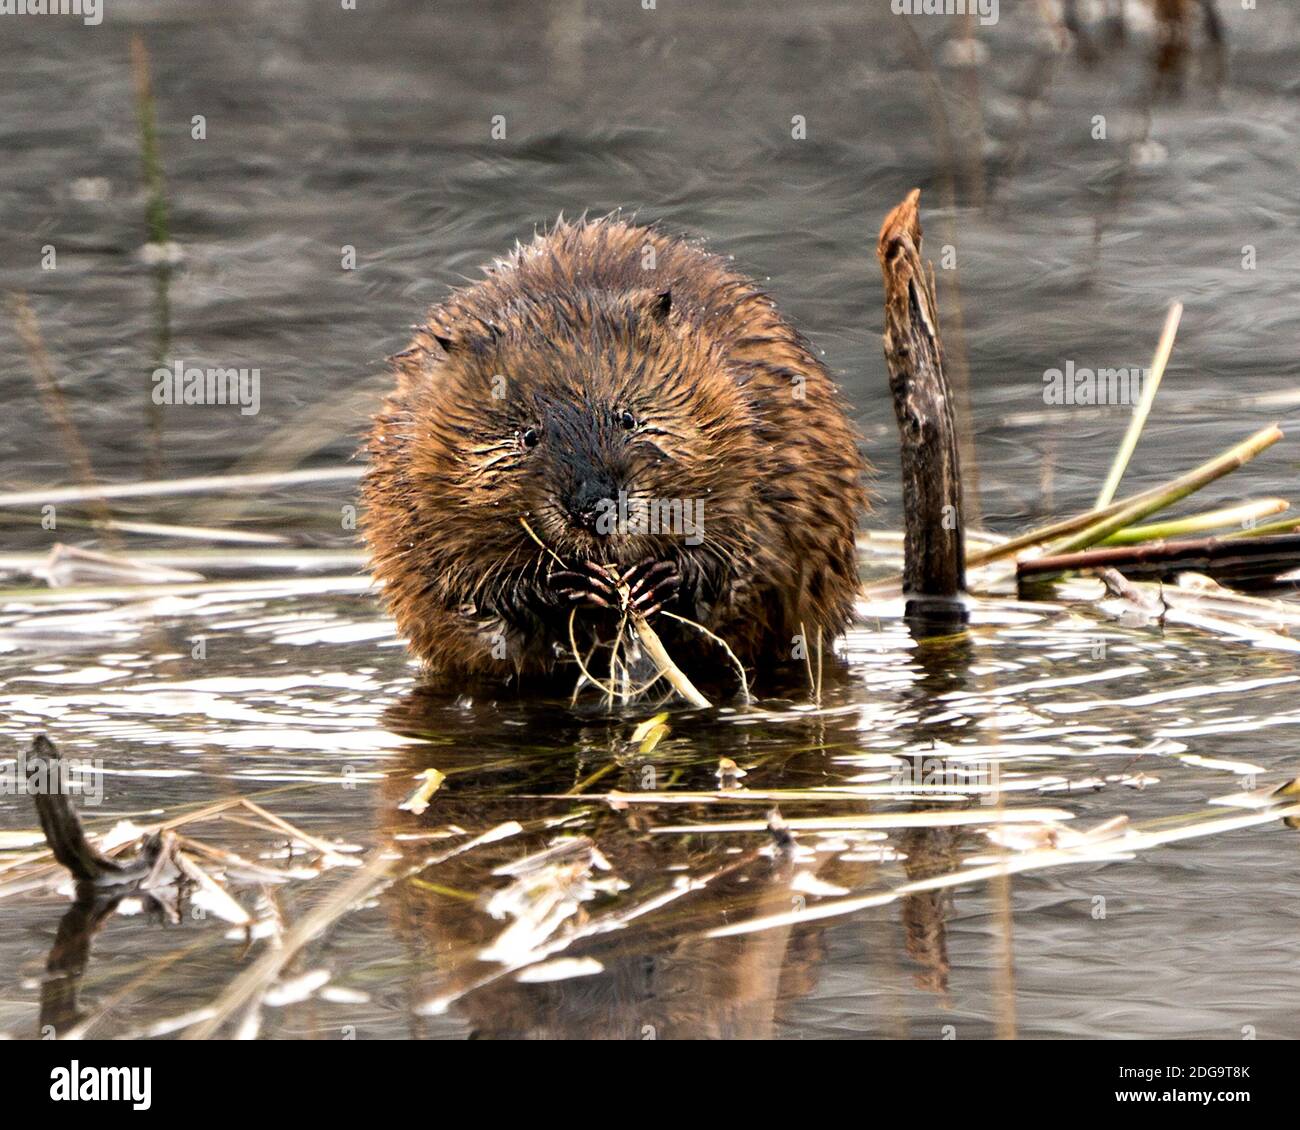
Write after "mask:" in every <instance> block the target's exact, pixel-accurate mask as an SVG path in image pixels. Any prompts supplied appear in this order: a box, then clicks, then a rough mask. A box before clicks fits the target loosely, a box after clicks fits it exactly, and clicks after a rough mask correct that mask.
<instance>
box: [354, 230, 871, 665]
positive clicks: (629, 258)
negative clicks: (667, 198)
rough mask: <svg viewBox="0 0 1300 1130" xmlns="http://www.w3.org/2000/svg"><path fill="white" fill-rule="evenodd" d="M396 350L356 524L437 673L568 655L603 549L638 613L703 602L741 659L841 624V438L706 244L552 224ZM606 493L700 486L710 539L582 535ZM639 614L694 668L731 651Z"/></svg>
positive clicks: (855, 510) (853, 457)
mask: <svg viewBox="0 0 1300 1130" xmlns="http://www.w3.org/2000/svg"><path fill="white" fill-rule="evenodd" d="M394 362H395V368H396V373H397V388H396V390H395V391H394V392H393V393H392V394H391V395H389V397H388V398H387V400H386V401H385V404H384V408H383V410H382V411H381V413H380V414H379V416H378V417H377V418H376V420H375V423H374V427H373V429H372V431H371V433H370V436H369V442H368V445H367V448H368V452H369V456H370V469H369V472H368V474H367V476H366V478H365V482H364V486H363V499H364V503H365V511H366V512H365V518H364V530H365V536H366V540H367V542H368V544H369V547H370V551H371V556H372V563H373V572H374V575H375V577H376V578H377V579H379V580H380V581H382V582H383V585H384V596H385V599H386V602H387V604H388V607H389V609H390V610H391V612H392V614H393V616H394V617H395V618H396V620H397V623H398V626H399V628H400V629H401V631H402V632H403V634H404V635H405V636H406V638H407V639H408V640H409V642H410V646H411V648H412V650H413V651H414V652H415V654H416V655H418V656H419V657H420V658H421V659H422V660H423V661H424V663H425V665H426V667H427V668H428V670H429V671H430V672H431V673H434V674H439V675H444V676H456V677H463V676H468V675H500V676H509V675H511V674H518V675H520V676H522V677H527V676H533V675H542V674H546V673H548V672H551V671H553V670H554V669H555V668H556V666H557V665H558V664H561V663H564V662H572V659H571V656H570V654H569V653H570V651H571V649H570V646H569V622H570V613H571V610H572V609H573V608H574V607H577V608H578V611H577V615H576V621H575V623H576V633H577V641H578V644H579V647H580V648H584V649H585V648H588V647H590V646H592V645H593V644H594V643H595V642H596V641H598V640H604V641H605V642H609V641H611V639H612V637H613V635H614V627H615V626H616V624H617V617H616V616H615V615H614V614H613V613H611V612H609V611H607V610H605V609H604V608H602V607H601V604H602V600H603V601H604V603H609V601H610V599H611V593H610V592H609V590H608V587H605V586H602V584H601V583H600V582H599V581H594V580H593V579H592V578H591V577H590V576H587V575H586V574H585V570H584V563H586V562H597V563H602V564H604V563H610V564H615V565H617V566H618V567H619V569H620V570H621V571H625V572H627V573H629V574H630V575H631V577H632V585H633V588H634V591H637V592H638V599H639V600H640V601H641V602H642V607H643V608H646V609H647V610H649V609H651V608H652V607H658V606H662V607H664V608H666V609H668V610H670V611H673V612H676V613H677V614H679V615H682V616H686V617H689V618H690V619H692V620H696V621H698V622H699V623H701V624H703V625H704V626H706V627H707V628H708V629H709V630H711V631H712V632H714V633H716V634H717V635H718V636H720V637H721V638H722V639H724V640H726V641H727V643H728V644H729V645H730V646H731V648H732V649H733V650H734V651H735V653H736V654H737V655H738V656H739V657H740V658H741V660H742V661H744V663H745V664H746V665H747V666H750V667H762V666H768V665H771V664H776V663H782V662H788V661H790V660H791V658H792V656H794V655H797V654H799V653H798V652H797V651H796V649H797V645H798V643H799V640H800V639H801V638H802V639H804V640H806V641H807V644H808V647H809V649H810V650H811V649H812V648H814V647H815V646H816V642H817V640H818V639H821V640H822V641H823V642H824V644H825V646H826V647H829V646H830V642H831V641H832V640H833V639H834V637H835V636H836V635H837V634H838V633H839V632H840V631H842V630H843V628H844V627H845V625H846V623H847V621H848V619H849V615H850V612H851V609H852V604H853V598H854V593H855V591H856V589H857V584H858V578H857V569H856V565H855V554H854V538H855V533H856V530H857V527H858V523H859V520H860V518H861V516H862V514H863V512H864V510H865V508H866V494H865V490H864V487H863V481H862V480H863V476H864V472H865V470H866V463H865V460H864V459H863V457H862V455H861V453H860V452H859V450H858V442H857V436H856V433H855V431H854V429H853V427H852V425H851V424H850V423H849V421H848V419H847V417H846V416H845V412H844V408H843V406H842V404H841V401H840V397H839V395H838V393H837V392H836V389H835V386H834V384H833V382H832V380H831V378H830V375H829V374H828V373H827V371H826V368H825V367H824V366H823V365H822V364H821V362H820V361H818V360H817V358H816V357H815V356H814V355H813V353H812V351H811V349H810V348H809V346H808V344H807V342H806V341H805V340H804V339H803V337H802V336H801V335H800V334H799V333H798V332H797V331H796V330H795V329H793V328H792V327H791V326H790V324H789V323H788V322H786V321H785V320H784V319H783V318H782V317H781V315H780V314H779V313H778V312H777V310H776V308H775V306H774V305H773V303H772V300H771V299H770V298H769V297H768V296H767V295H766V294H764V293H763V292H762V291H760V290H759V289H758V287H757V286H755V284H754V283H752V282H751V281H749V280H748V279H746V278H744V277H743V276H742V275H740V274H738V273H737V272H736V271H735V270H733V269H732V267H731V266H730V265H729V264H728V263H727V262H726V261H725V260H723V259H721V258H720V257H718V256H716V255H710V254H707V253H705V252H703V251H702V250H700V249H699V248H698V247H696V246H693V245H692V244H690V243H687V242H685V241H683V240H680V239H676V238H673V237H670V236H667V235H664V234H663V233H661V232H659V231H657V230H655V229H653V228H647V227H642V226H638V225H635V224H632V223H628V222H626V221H624V220H621V219H617V218H608V219H600V220H594V221H580V222H577V223H565V222H563V221H561V222H560V223H559V224H557V225H556V226H555V227H554V228H553V229H552V230H551V231H550V232H548V233H546V234H543V235H540V236H538V237H536V238H535V239H534V240H533V242H532V243H530V244H528V245H526V246H520V247H516V249H515V251H514V253H513V254H511V255H510V256H508V257H507V258H505V259H503V260H498V261H497V262H496V263H495V264H494V266H493V267H491V268H490V269H489V270H488V273H487V278H485V279H484V280H483V281H481V282H479V283H477V284H475V285H473V286H469V287H466V288H464V289H461V290H458V291H456V292H454V293H453V294H452V295H451V297H450V298H449V299H448V300H447V301H446V302H445V303H443V304H442V305H441V306H439V307H437V308H435V309H434V310H433V311H432V312H431V313H430V315H429V319H428V322H427V324H426V325H425V326H423V327H421V328H420V329H419V330H418V331H417V333H416V335H415V340H414V341H413V342H412V344H411V346H410V348H408V349H407V350H406V351H405V352H403V353H400V354H398V355H397V357H396V358H395V359H394ZM619 490H622V491H625V492H626V494H627V496H628V497H629V498H630V499H633V500H635V499H682V500H687V501H688V502H690V501H692V500H702V501H703V504H704V510H703V526H702V533H703V541H702V542H701V543H700V544H698V545H695V546H691V545H687V544H686V543H685V539H684V538H683V537H682V536H681V532H680V531H678V532H676V533H673V532H659V533H650V532H645V531H638V530H628V529H615V530H614V531H612V532H605V533H603V535H602V533H601V532H596V529H594V528H593V524H592V515H593V513H594V510H593V507H594V506H595V505H596V501H595V500H598V499H600V498H607V497H608V498H612V497H614V495H615V494H616V493H617V492H618V491H619ZM521 518H523V519H526V521H527V522H528V524H529V525H530V526H531V527H532V529H533V530H534V531H535V532H536V533H537V535H538V536H539V537H540V538H541V540H542V541H544V542H545V544H546V545H547V546H548V547H549V548H550V549H551V550H552V551H554V554H555V555H556V556H558V558H559V559H560V560H562V561H563V562H564V563H565V566H566V568H561V566H559V565H557V564H556V562H555V558H553V557H552V556H551V555H550V554H549V553H547V552H545V551H544V550H543V549H542V548H540V547H539V546H538V544H537V542H536V541H534V540H533V539H532V538H530V537H529V535H528V533H527V531H526V530H525V529H524V528H523V525H522V524H521V522H520V519H521ZM638 585H639V586H640V588H639V589H638V588H637V586H638ZM652 623H653V624H654V626H655V628H656V630H657V631H658V632H659V634H660V636H661V637H662V639H663V640H664V643H665V644H666V646H667V647H668V650H669V653H670V654H671V655H672V656H673V657H674V659H675V660H676V661H677V662H678V663H679V665H681V666H683V667H684V668H685V669H686V670H687V671H688V672H689V671H691V669H692V664H693V663H694V662H695V661H696V660H698V659H699V658H701V657H703V656H707V661H708V667H709V668H710V669H715V670H724V671H725V670H727V669H728V667H727V664H726V660H725V657H724V656H722V655H721V653H720V652H719V651H718V649H717V645H716V644H714V643H712V642H711V641H709V640H708V639H707V638H706V637H704V636H703V635H702V634H701V633H699V632H697V631H696V630H695V629H693V628H691V627H688V626H686V625H683V624H681V623H680V622H678V621H676V620H673V619H671V618H668V617H665V616H662V615H652ZM596 664H597V665H599V661H596Z"/></svg>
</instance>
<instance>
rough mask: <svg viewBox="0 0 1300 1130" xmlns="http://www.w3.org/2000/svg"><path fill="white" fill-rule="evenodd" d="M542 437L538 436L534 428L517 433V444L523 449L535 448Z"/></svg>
mask: <svg viewBox="0 0 1300 1130" xmlns="http://www.w3.org/2000/svg"><path fill="white" fill-rule="evenodd" d="M541 438H542V437H541V436H540V435H538V433H537V429H536V428H527V429H526V430H524V431H522V432H520V433H519V442H520V443H522V444H523V445H524V446H525V447H536V446H537V443H538V441H539V440H540V439H541Z"/></svg>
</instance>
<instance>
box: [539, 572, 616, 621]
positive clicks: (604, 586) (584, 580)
mask: <svg viewBox="0 0 1300 1130" xmlns="http://www.w3.org/2000/svg"><path fill="white" fill-rule="evenodd" d="M582 570H583V571H582V572H574V571H570V570H559V571H557V572H554V573H552V574H551V575H550V576H549V577H548V578H547V579H548V580H549V581H550V583H551V593H552V595H553V597H554V599H555V601H556V603H557V604H561V605H563V606H565V607H569V606H574V605H579V604H587V605H590V606H591V607H593V608H606V609H609V610H610V611H611V612H616V611H618V606H619V600H618V587H617V585H616V584H615V582H614V580H613V578H612V577H610V575H609V573H608V572H607V571H606V570H605V568H604V567H603V566H601V565H597V564H595V563H594V562H592V561H585V562H583V565H582Z"/></svg>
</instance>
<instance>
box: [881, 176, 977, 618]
mask: <svg viewBox="0 0 1300 1130" xmlns="http://www.w3.org/2000/svg"><path fill="white" fill-rule="evenodd" d="M920 197H921V193H920V190H919V189H913V190H912V191H911V192H910V193H908V195H907V199H906V200H904V201H903V203H901V204H900V205H898V207H897V208H895V209H894V210H893V211H892V212H890V213H889V215H888V216H886V217H885V222H884V224H883V225H882V227H881V229H880V238H879V241H878V243H877V245H876V256H877V257H878V258H879V260H880V270H881V273H882V274H883V276H884V281H885V334H884V344H885V361H886V363H887V364H888V366H889V391H890V394H891V395H892V397H893V401H894V414H895V416H896V417H897V418H898V432H899V450H900V454H901V459H902V467H903V512H904V513H903V521H904V534H903V536H904V544H903V555H904V560H903V594H904V596H905V597H906V598H907V615H908V617H909V618H911V619H914V620H915V619H921V620H923V621H925V622H927V623H930V622H933V626H934V627H935V628H938V629H940V630H942V629H943V628H944V627H948V628H951V627H953V626H956V625H957V624H960V623H961V622H962V621H963V620H964V619H965V610H964V607H963V605H962V603H961V595H962V593H963V591H964V590H965V587H966V543H965V533H964V531H963V529H962V507H961V466H960V460H959V459H958V456H957V428H956V425H955V422H954V420H953V414H952V390H951V389H950V388H949V386H948V378H947V377H946V376H945V374H944V367H943V345H942V343H941V341H940V338H939V306H938V301H937V300H936V298H935V290H934V268H933V267H929V269H928V270H927V265H926V264H925V263H923V262H922V260H921V224H920V218H919V214H918V210H919V202H920Z"/></svg>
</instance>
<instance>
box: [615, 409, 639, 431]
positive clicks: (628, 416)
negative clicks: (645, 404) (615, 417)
mask: <svg viewBox="0 0 1300 1130" xmlns="http://www.w3.org/2000/svg"><path fill="white" fill-rule="evenodd" d="M619 423H621V424H622V425H623V430H624V431H627V432H630V431H632V429H633V428H635V427H636V417H635V416H633V415H632V413H631V412H624V413H623V415H622V416H620V417H619Z"/></svg>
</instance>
